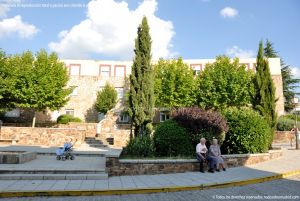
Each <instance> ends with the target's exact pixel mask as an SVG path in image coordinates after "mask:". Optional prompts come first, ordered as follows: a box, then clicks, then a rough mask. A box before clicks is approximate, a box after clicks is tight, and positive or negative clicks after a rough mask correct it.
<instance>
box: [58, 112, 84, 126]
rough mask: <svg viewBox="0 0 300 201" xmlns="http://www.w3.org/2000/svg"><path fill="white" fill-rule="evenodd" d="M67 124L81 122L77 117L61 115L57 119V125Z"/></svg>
mask: <svg viewBox="0 0 300 201" xmlns="http://www.w3.org/2000/svg"><path fill="white" fill-rule="evenodd" d="M69 122H82V120H81V119H80V118H78V117H73V116H72V115H68V114H63V115H60V116H59V117H58V118H57V123H58V124H67V123H69Z"/></svg>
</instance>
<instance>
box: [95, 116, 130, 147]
mask: <svg viewBox="0 0 300 201" xmlns="http://www.w3.org/2000/svg"><path fill="white" fill-rule="evenodd" d="M118 117H119V115H118V113H115V112H113V111H110V112H108V113H107V114H106V117H105V119H104V120H102V121H101V123H100V125H99V126H100V130H99V133H98V134H97V138H98V139H100V140H101V141H102V142H103V143H105V144H107V138H114V144H113V145H110V147H114V148H122V147H125V146H126V145H127V142H128V140H129V139H130V124H120V123H118Z"/></svg>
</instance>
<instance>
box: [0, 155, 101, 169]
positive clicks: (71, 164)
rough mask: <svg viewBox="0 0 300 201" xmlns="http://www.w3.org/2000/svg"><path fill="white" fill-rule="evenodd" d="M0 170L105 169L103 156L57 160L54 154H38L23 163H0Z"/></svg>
mask: <svg viewBox="0 0 300 201" xmlns="http://www.w3.org/2000/svg"><path fill="white" fill-rule="evenodd" d="M1 170H11V171H14V170H49V171H55V170H68V171H76V170H98V171H99V170H103V171H104V170H105V157H93V158H91V157H84V156H75V160H66V161H61V160H60V161H58V160H56V156H55V155H53V156H49V155H46V156H44V155H38V156H37V159H35V160H32V161H29V162H27V163H23V164H17V165H16V164H1V165H0V171H1Z"/></svg>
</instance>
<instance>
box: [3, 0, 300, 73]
mask: <svg viewBox="0 0 300 201" xmlns="http://www.w3.org/2000/svg"><path fill="white" fill-rule="evenodd" d="M7 2H10V4H9V7H5V6H3V5H4V4H5V5H6V6H7ZM41 2H42V3H43V5H40V4H41ZM1 3H2V6H0V47H1V48H2V49H3V50H4V51H6V52H7V53H9V54H13V53H20V52H22V51H24V50H31V51H34V52H35V51H37V50H39V49H41V48H44V49H46V50H48V51H56V52H58V54H59V55H60V56H61V58H78V59H83V58H90V59H101V60H102V59H116V60H121V59H127V60H131V59H132V55H133V51H132V49H133V39H134V37H135V34H136V27H137V25H138V23H139V22H140V19H141V17H142V16H143V15H146V16H147V17H148V20H149V24H150V28H151V31H152V35H153V36H152V39H153V56H154V57H166V58H170V57H177V56H182V57H183V58H186V59H196V58H199V59H200V58H214V57H215V56H216V55H220V54H228V55H230V56H232V57H234V56H240V57H249V56H251V57H253V56H255V55H256V51H257V47H258V43H259V40H261V39H263V40H265V39H269V40H270V41H272V42H273V43H274V45H275V48H276V50H277V51H278V52H279V55H280V56H281V57H282V58H283V59H284V60H285V62H286V63H287V64H290V65H291V66H293V67H295V68H294V73H295V75H296V76H297V77H300V69H299V68H300V55H299V54H300V23H299V22H300V12H299V11H300V1H299V0H186V1H183V0H146V1H143V0H127V1H123V2H122V1H121V0H94V1H93V2H89V1H83V0H66V1H62V0H44V1H37V0H11V1H8V0H0V4H1ZM63 4H64V7H62V5H63ZM55 5H56V6H58V8H51V7H54V6H55ZM42 6H43V7H44V8H42ZM25 7H26V8H25ZM222 10H223V11H222ZM297 67H298V68H297ZM298 69H299V70H298Z"/></svg>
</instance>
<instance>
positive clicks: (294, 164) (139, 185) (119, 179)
mask: <svg viewBox="0 0 300 201" xmlns="http://www.w3.org/2000/svg"><path fill="white" fill-rule="evenodd" d="M47 157H49V156H47ZM85 160H86V161H85V162H83V161H82V162H80V163H77V165H78V166H76V167H73V168H75V169H77V168H79V167H85V168H88V167H89V163H90V164H93V163H94V164H95V163H99V164H101V162H100V161H97V158H93V157H89V158H88V159H85ZM94 160H96V161H94ZM51 161H52V162H51V163H52V164H51V163H48V164H49V166H52V165H53V166H54V164H57V165H61V164H63V162H61V161H55V160H54V159H53V158H51ZM78 161H80V158H79V160H78ZM65 162H72V161H65ZM45 164H46V162H45V163H44V165H45ZM66 164H67V163H66ZM293 170H300V151H299V150H287V149H286V150H284V151H283V156H282V157H281V158H278V159H274V160H270V161H266V162H262V163H259V164H255V165H249V166H244V167H236V168H229V169H228V170H227V171H226V172H217V173H215V174H211V173H200V172H186V173H176V174H160V175H134V176H114V177H108V178H106V179H102V180H98V179H95V180H2V181H1V183H0V192H18V191H67V190H71V191H72V190H75V191H78V190H79V191H81V190H85V191H89V190H90V191H97V190H98V191H101V190H131V189H151V188H166V187H184V186H199V185H209V184H220V183H225V182H229V183H230V182H235V181H240V180H249V179H255V178H261V177H268V176H274V175H276V174H280V173H285V172H288V171H293ZM299 189H300V186H299Z"/></svg>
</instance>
